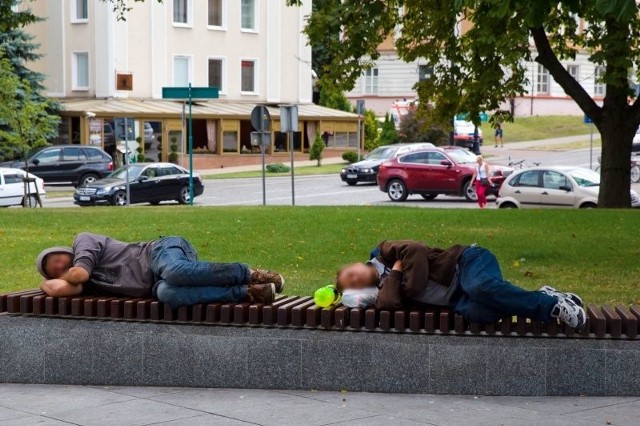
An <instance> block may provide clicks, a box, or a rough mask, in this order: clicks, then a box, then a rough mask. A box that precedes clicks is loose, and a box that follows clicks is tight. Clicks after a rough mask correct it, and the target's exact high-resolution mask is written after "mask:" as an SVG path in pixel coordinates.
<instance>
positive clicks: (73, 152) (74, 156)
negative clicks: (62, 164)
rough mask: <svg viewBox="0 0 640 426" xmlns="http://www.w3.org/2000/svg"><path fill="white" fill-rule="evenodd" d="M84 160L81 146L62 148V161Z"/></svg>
mask: <svg viewBox="0 0 640 426" xmlns="http://www.w3.org/2000/svg"><path fill="white" fill-rule="evenodd" d="M81 160H86V157H85V156H84V152H83V151H82V149H81V148H64V149H63V150H62V161H81Z"/></svg>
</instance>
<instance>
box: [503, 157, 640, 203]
mask: <svg viewBox="0 0 640 426" xmlns="http://www.w3.org/2000/svg"><path fill="white" fill-rule="evenodd" d="M599 189H600V175H599V174H598V173H596V172H594V171H593V170H589V169H584V168H581V167H534V168H531V169H524V170H519V171H517V172H516V173H513V174H512V175H511V176H509V177H508V178H507V180H505V182H504V183H503V184H502V186H501V187H500V193H499V194H498V200H497V204H498V207H500V208H524V207H534V208H540V207H574V208H592V207H596V206H597V205H598V191H599ZM631 205H632V207H640V197H638V194H637V193H636V192H635V191H634V190H631Z"/></svg>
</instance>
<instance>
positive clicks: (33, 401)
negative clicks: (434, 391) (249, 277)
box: [0, 384, 640, 426]
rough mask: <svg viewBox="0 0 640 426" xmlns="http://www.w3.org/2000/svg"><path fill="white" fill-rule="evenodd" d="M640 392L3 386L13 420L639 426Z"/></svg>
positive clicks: (3, 413) (2, 413)
mask: <svg viewBox="0 0 640 426" xmlns="http://www.w3.org/2000/svg"><path fill="white" fill-rule="evenodd" d="M639 421H640V398H612V397H609V398H586V397H548V398H541V397H530V398H525V397H473V396H435V395H396V394H367V393H349V392H344V393H340V392H313V391H264V390H245V389H178V388H123V387H120V388H118V387H112V388H109V387H82V386H50V385H9V384H5V385H0V424H7V425H33V424H42V425H66V424H73V425H151V424H153V425H248V424H251V425H252V424H259V425H367V426H375V425H394V426H395V425H420V424H422V425H424V424H429V425H544V426H552V425H572V426H583V425H584V426H586V425H637V424H639Z"/></svg>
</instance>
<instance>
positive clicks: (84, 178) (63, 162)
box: [0, 145, 113, 186]
mask: <svg viewBox="0 0 640 426" xmlns="http://www.w3.org/2000/svg"><path fill="white" fill-rule="evenodd" d="M27 162H28V163H29V172H31V173H33V174H34V175H36V176H38V177H39V178H42V179H43V180H44V182H45V183H71V184H72V185H73V186H82V185H86V184H88V183H92V182H95V181H96V180H98V179H102V178H103V177H105V176H107V175H108V174H109V173H111V172H112V171H113V161H112V159H111V156H110V155H109V154H107V153H106V152H104V151H103V150H101V149H100V148H97V147H94V146H85V145H54V146H49V147H46V148H42V149H41V150H39V151H37V152H35V153H34V154H32V155H31V156H30V157H29V159H28V160H27ZM0 167H11V168H15V169H24V168H25V164H24V161H9V162H6V163H0Z"/></svg>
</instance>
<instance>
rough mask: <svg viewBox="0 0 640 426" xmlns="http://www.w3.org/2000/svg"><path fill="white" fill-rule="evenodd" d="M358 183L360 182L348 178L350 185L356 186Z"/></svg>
mask: <svg viewBox="0 0 640 426" xmlns="http://www.w3.org/2000/svg"><path fill="white" fill-rule="evenodd" d="M357 183H358V181H353V180H348V181H347V185H349V186H356V185H357Z"/></svg>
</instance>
